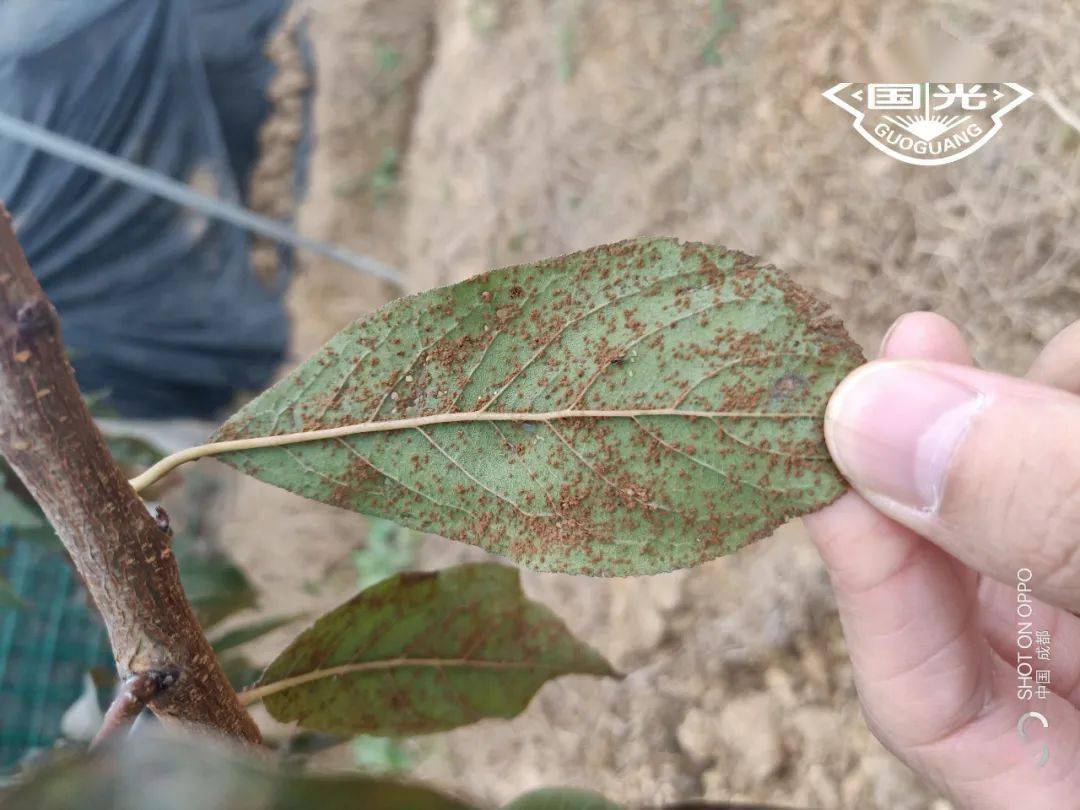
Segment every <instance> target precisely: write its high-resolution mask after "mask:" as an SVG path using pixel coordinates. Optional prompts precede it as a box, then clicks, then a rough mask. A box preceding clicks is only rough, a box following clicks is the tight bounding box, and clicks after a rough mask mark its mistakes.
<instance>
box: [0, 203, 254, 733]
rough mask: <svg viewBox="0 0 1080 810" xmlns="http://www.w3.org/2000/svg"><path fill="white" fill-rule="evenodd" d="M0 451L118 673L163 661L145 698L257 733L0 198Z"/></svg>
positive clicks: (194, 718) (161, 707)
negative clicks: (119, 460) (97, 617)
mask: <svg viewBox="0 0 1080 810" xmlns="http://www.w3.org/2000/svg"><path fill="white" fill-rule="evenodd" d="M0 453H3V455H4V457H5V458H6V459H7V460H8V463H9V464H10V465H11V467H12V468H13V469H14V470H15V472H16V473H17V474H18V476H19V477H20V478H21V479H22V481H23V483H24V484H25V485H26V487H27V489H28V490H29V491H30V492H31V494H32V495H33V496H34V498H35V499H36V500H37V502H38V503H39V504H40V505H41V508H42V509H43V511H44V512H45V515H46V517H48V519H49V521H50V522H51V523H52V525H53V527H54V528H55V529H56V533H57V534H58V535H59V536H60V539H61V541H63V543H64V546H65V547H66V548H67V550H68V553H69V554H70V555H71V559H72V561H73V562H74V564H75V568H76V569H77V570H78V572H79V574H80V575H81V576H82V579H83V581H84V582H85V583H86V586H87V588H88V590H89V591H90V596H91V597H92V599H93V600H94V604H95V605H96V606H97V609H98V610H99V611H100V613H101V615H102V617H103V618H104V620H105V626H106V628H107V629H108V633H109V641H110V642H111V644H112V650H113V655H114V657H115V659H116V667H117V670H118V672H119V674H120V677H121V678H122V679H125V680H126V679H128V678H130V677H132V676H139V675H145V674H148V673H154V672H171V671H173V670H175V671H176V672H177V673H178V677H177V680H176V682H175V683H173V684H171V685H170V686H169V688H168V689H166V690H162V691H161V692H160V693H159V694H156V695H154V696H152V697H151V698H150V699H149V700H148V701H147V705H149V707H150V708H151V709H152V710H153V711H154V713H155V714H157V715H159V716H161V717H163V718H174V719H177V720H181V721H184V722H188V723H194V724H198V725H202V726H208V727H210V728H213V729H216V730H217V731H219V732H222V733H224V734H227V735H229V736H231V737H235V738H239V739H241V740H244V741H247V742H251V743H257V742H259V739H260V738H259V730H258V728H257V727H256V726H255V724H254V722H253V721H252V720H251V718H250V717H249V716H248V715H247V713H246V712H245V711H244V709H243V708H242V707H241V706H240V703H239V701H238V700H237V697H236V693H235V692H234V691H233V689H232V687H231V686H230V685H229V682H228V680H227V679H226V677H225V673H224V672H223V671H222V669H221V665H220V664H219V663H218V660H217V657H216V656H215V655H214V652H213V650H212V649H211V647H210V644H209V642H207V640H206V637H205V636H204V635H203V632H202V628H200V627H199V624H198V622H197V621H196V619H195V615H194V613H193V612H192V610H191V606H190V605H189V604H188V601H187V598H186V597H185V595H184V591H183V589H182V588H181V586H180V572H179V569H178V568H177V565H176V560H175V558H174V557H173V554H172V550H171V548H170V543H169V537H168V536H167V535H166V534H165V532H163V531H162V530H161V529H160V528H158V526H157V524H156V522H155V520H154V518H153V517H152V516H151V515H150V513H149V512H148V511H147V509H146V506H145V505H144V504H143V502H142V501H141V500H140V499H139V497H138V496H137V495H136V494H135V491H134V490H133V489H132V488H131V486H130V485H129V484H128V483H127V481H126V480H124V475H123V473H122V472H121V470H120V468H119V467H118V466H117V464H116V462H115V461H114V460H113V459H112V456H110V454H109V451H108V450H107V449H106V446H105V442H104V440H103V439H102V436H101V433H100V432H99V431H98V429H97V426H96V425H95V424H94V422H93V419H92V418H91V416H90V412H89V411H88V409H87V407H86V404H85V402H84V401H83V398H82V396H81V395H80V394H79V389H78V386H77V385H76V383H75V377H74V374H73V373H72V370H71V366H70V364H69V363H68V360H67V354H66V352H65V349H64V345H63V342H62V340H61V337H60V324H59V319H58V318H57V315H56V310H55V309H54V308H53V306H52V304H51V303H50V302H49V300H48V298H46V297H45V293H44V292H43V291H42V289H41V286H40V285H39V284H38V282H37V279H36V278H35V277H34V275H33V273H31V271H30V267H29V266H28V265H27V263H26V258H25V256H24V255H23V252H22V249H21V247H20V246H19V243H18V241H17V240H16V238H15V233H14V231H13V230H12V226H11V217H10V215H9V214H8V213H7V211H6V210H5V209H4V208H3V206H2V205H0Z"/></svg>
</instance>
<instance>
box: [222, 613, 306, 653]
mask: <svg viewBox="0 0 1080 810" xmlns="http://www.w3.org/2000/svg"><path fill="white" fill-rule="evenodd" d="M303 615H304V614H303V613H294V614H293V615H291V616H269V617H267V618H265V619H256V620H255V621H252V622H248V623H246V624H241V625H239V626H238V627H234V628H232V629H231V630H226V631H225V632H224V633H221V634H220V635H218V636H216V637H215V638H212V639H210V646H212V647H213V648H214V651H215V652H218V653H223V652H225V651H227V650H231V649H233V648H234V647H240V646H243V645H244V644H247V643H249V642H251V641H254V640H255V639H257V638H262V637H263V636H265V635H266V634H267V633H272V632H274V631H275V630H277V629H278V628H279V627H284V626H285V625H287V624H292V623H293V622H295V621H296V620H297V619H299V618H301V617H302V616H303Z"/></svg>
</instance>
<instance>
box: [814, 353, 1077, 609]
mask: <svg viewBox="0 0 1080 810" xmlns="http://www.w3.org/2000/svg"><path fill="white" fill-rule="evenodd" d="M825 435H826V439H827V441H828V445H829V451H830V452H831V453H832V456H833V458H834V459H835V461H836V463H837V466H838V467H839V468H840V470H841V472H842V473H843V474H844V475H845V476H846V477H847V478H848V480H849V481H850V482H851V484H852V486H854V488H855V489H856V490H858V492H859V493H860V494H861V495H862V496H863V497H864V498H865V499H866V500H868V501H869V502H870V503H871V504H873V505H874V506H875V507H876V508H877V509H878V510H879V511H881V512H884V513H885V514H887V515H888V516H889V517H891V518H893V519H894V520H896V521H898V522H899V523H902V524H904V525H906V526H907V527H909V528H911V529H913V530H915V531H916V532H918V533H919V534H921V535H923V536H924V537H926V538H927V539H929V540H931V541H932V542H934V543H935V544H937V545H938V546H940V547H941V548H943V549H945V550H946V551H947V552H949V553H950V554H952V555H953V556H955V557H957V558H959V559H960V560H962V561H964V562H965V563H967V564H968V565H969V566H971V567H972V568H974V569H976V570H978V571H980V572H982V573H984V574H987V575H989V576H991V577H993V578H994V579H997V580H999V581H1002V582H1015V581H1016V579H1017V572H1018V570H1019V569H1024V568H1026V569H1029V570H1030V572H1031V574H1032V576H1031V586H1032V588H1033V590H1034V591H1035V593H1037V594H1038V595H1040V596H1042V597H1043V598H1044V599H1046V600H1048V601H1051V602H1054V603H1056V604H1059V605H1061V606H1064V607H1067V608H1069V609H1072V610H1076V609H1077V608H1080V397H1077V396H1076V395H1073V394H1069V393H1065V392H1062V391H1059V390H1057V389H1053V388H1048V387H1044V386H1041V385H1038V384H1035V383H1031V382H1028V381H1025V380H1020V379H1016V378H1013V377H1006V376H1003V375H999V374H992V373H989V372H985V371H979V370H977V369H973V368H968V367H963V366H956V365H952V364H948V363H933V362H928V361H920V360H883V361H877V362H874V363H870V364H868V365H866V366H863V367H862V368H860V369H858V370H856V371H855V372H854V373H852V374H851V375H850V376H848V378H847V379H846V380H844V382H843V383H842V384H841V385H840V387H839V388H838V389H837V390H836V392H835V393H834V394H833V397H832V399H831V401H830V402H829V408H828V411H827V413H826V416H825Z"/></svg>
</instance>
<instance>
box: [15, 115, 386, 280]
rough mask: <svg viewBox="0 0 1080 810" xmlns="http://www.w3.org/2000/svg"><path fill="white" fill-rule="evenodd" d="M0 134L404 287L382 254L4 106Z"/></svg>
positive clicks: (261, 234)
mask: <svg viewBox="0 0 1080 810" xmlns="http://www.w3.org/2000/svg"><path fill="white" fill-rule="evenodd" d="M0 135H5V136H7V137H8V138H11V139H12V140H14V141H18V142H19V143H23V144H26V145H27V146H31V147H34V148H35V149H40V150H41V151H42V152H47V153H48V154H50V155H53V156H55V157H58V158H61V159H63V160H67V161H69V162H71V163H74V164H76V165H77V166H82V167H83V168H84V169H89V170H91V171H94V172H97V173H99V174H101V175H104V176H105V177H109V178H112V179H113V180H118V181H120V182H121V183H126V184H128V185H129V186H133V187H134V188H138V189H141V190H142V191H146V192H148V193H150V194H153V195H155V196H157V197H161V198H163V199H166V200H169V201H170V202H174V203H176V204H177V205H180V206H183V207H185V208H190V209H192V210H195V211H198V212H199V213H201V214H205V215H206V216H208V217H211V218H213V219H218V220H221V221H223V222H228V223H229V224H231V225H235V226H237V227H238V228H242V229H243V230H245V231H250V232H251V233H256V234H259V235H260V236H266V237H268V238H270V239H273V240H275V241H277V242H283V243H284V244H287V245H292V246H293V247H296V248H300V249H302V250H308V251H311V252H312V253H318V254H319V255H320V256H326V257H327V258H330V259H333V260H334V261H337V262H340V263H342V264H345V265H348V266H349V267H353V268H355V269H357V270H359V271H361V272H363V273H367V274H368V275H370V276H374V277H375V278H378V279H382V280H383V281H385V282H388V283H389V284H392V285H394V286H395V287H397V288H398V289H399V290H403V289H404V288H405V283H404V279H403V278H402V276H401V274H400V273H399V272H398V271H397V270H395V269H394V268H393V267H390V266H389V265H387V264H383V263H382V262H380V261H378V260H377V259H372V258H370V257H368V256H364V255H361V254H359V253H355V252H353V251H351V250H348V249H347V248H344V247H341V246H340V245H335V244H331V243H329V242H321V241H319V240H318V239H312V238H311V237H309V236H304V235H303V234H302V233H298V232H297V231H295V230H293V229H292V228H290V227H289V226H288V225H286V224H285V223H283V222H279V221H278V220H276V219H271V218H270V217H264V216H262V215H261V214H256V213H255V212H254V211H250V210H248V209H247V208H244V207H243V206H241V205H236V204H235V203H231V202H226V201H225V200H221V199H217V198H215V197H209V196H207V195H205V194H202V193H200V192H198V191H195V189H193V188H191V187H190V186H188V185H187V184H185V183H181V182H180V181H178V180H175V179H173V178H172V177H168V176H167V175H164V174H161V173H160V172H156V171H153V170H151V169H147V168H145V167H143V166H139V165H137V164H135V163H132V162H131V161H129V160H125V159H124V158H119V157H116V156H115V155H110V154H109V153H108V152H102V151H101V150H100V149H95V148H93V147H91V146H87V145H85V144H82V143H79V142H78V141H76V140H72V139H71V138H67V137H65V136H63V135H57V134H56V133H55V132H52V131H50V130H48V129H45V128H44V127H40V126H37V125H36V124H30V123H28V122H26V121H23V120H22V119H20V118H16V117H14V116H11V115H8V114H6V113H3V112H0Z"/></svg>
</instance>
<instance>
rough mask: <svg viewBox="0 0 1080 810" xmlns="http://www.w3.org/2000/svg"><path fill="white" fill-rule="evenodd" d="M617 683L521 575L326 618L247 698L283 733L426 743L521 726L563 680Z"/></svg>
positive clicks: (379, 600)
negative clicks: (438, 734) (543, 691)
mask: <svg viewBox="0 0 1080 810" xmlns="http://www.w3.org/2000/svg"><path fill="white" fill-rule="evenodd" d="M571 673H581V674H590V675H608V676H613V675H615V672H614V671H613V670H612V668H611V665H610V664H608V663H607V661H605V660H604V659H603V658H602V657H601V656H600V655H599V654H598V653H597V652H595V651H594V650H592V649H591V648H590V647H588V646H586V645H585V644H583V643H581V642H580V641H578V640H577V639H575V638H574V637H573V636H572V635H571V634H570V632H569V631H568V630H567V629H566V626H565V625H564V624H563V623H562V621H561V620H559V619H558V618H557V617H556V616H555V615H554V614H553V613H552V612H551V611H550V610H549V609H548V608H546V607H544V606H543V605H541V604H539V603H537V602H532V601H530V600H528V599H526V598H525V596H524V594H523V593H522V591H521V585H520V583H519V582H518V572H517V571H516V570H514V569H513V568H507V567H505V566H502V565H495V564H492V563H480V564H474V565H461V566H457V567H455V568H448V569H445V570H443V571H438V572H433V573H404V574H398V575H397V576H394V577H391V578H390V579H386V580H383V581H382V582H380V583H379V584H377V585H373V586H372V587H370V588H368V589H367V590H365V591H362V592H361V593H360V594H359V595H357V596H356V597H354V598H353V599H351V600H350V601H348V602H346V603H345V604H344V605H342V606H341V607H339V608H337V609H336V610H333V611H331V612H330V613H328V614H326V615H325V616H323V617H322V618H321V619H319V620H318V621H317V622H316V623H315V625H314V626H313V627H311V628H310V629H308V630H306V631H304V632H303V633H302V634H301V635H300V636H299V637H298V638H297V639H296V640H295V641H294V642H293V643H292V644H290V645H289V647H288V648H287V649H286V650H285V651H284V652H283V653H282V654H281V655H280V656H278V658H277V659H276V660H275V661H274V662H273V663H272V664H270V666H269V667H267V670H266V672H265V673H264V674H263V677H262V679H261V681H260V682H259V685H257V686H256V687H255V688H254V689H252V690H249V691H248V692H245V693H242V694H241V699H242V700H243V701H244V702H245V703H251V702H253V701H254V700H257V699H262V700H263V702H264V704H265V706H266V708H267V710H268V711H269V712H270V714H271V715H273V717H274V718H275V719H277V720H280V721H281V722H285V723H288V722H292V721H294V720H295V721H297V722H299V723H300V725H301V726H302V727H303V728H308V729H314V730H318V731H326V732H329V733H332V734H344V733H365V734H376V735H380V736H398V735H406V734H426V733H429V732H433V731H443V730H446V729H450V728H455V727H457V726H461V725H465V724H467V723H473V722H475V721H477V720H481V719H483V718H485V717H513V716H514V715H516V714H518V713H519V712H520V711H522V710H523V709H524V708H525V707H526V706H527V705H528V703H529V701H530V700H531V699H532V696H533V695H534V694H535V693H536V691H537V690H538V689H539V688H540V687H541V686H542V685H543V684H544V683H545V682H546V681H548V680H550V679H552V678H555V677H557V676H559V675H567V674H571Z"/></svg>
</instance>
